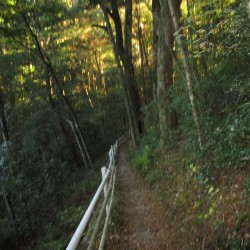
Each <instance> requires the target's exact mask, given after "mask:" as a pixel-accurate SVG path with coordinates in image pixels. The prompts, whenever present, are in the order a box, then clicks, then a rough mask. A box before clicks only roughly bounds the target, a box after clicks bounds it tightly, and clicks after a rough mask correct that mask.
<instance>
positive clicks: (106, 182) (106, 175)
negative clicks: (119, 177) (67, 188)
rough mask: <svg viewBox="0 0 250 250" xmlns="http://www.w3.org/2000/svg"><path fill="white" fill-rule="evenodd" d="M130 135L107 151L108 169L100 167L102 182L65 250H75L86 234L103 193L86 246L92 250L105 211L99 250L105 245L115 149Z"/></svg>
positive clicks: (112, 185)
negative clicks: (96, 217) (102, 199)
mask: <svg viewBox="0 0 250 250" xmlns="http://www.w3.org/2000/svg"><path fill="white" fill-rule="evenodd" d="M129 136H130V134H129V133H126V134H125V135H123V136H121V137H120V138H119V139H118V140H117V141H116V142H115V144H114V145H112V146H111V148H110V150H109V162H108V168H106V167H102V182H101V183H100V185H99V187H98V189H97V191H96V193H95V195H94V197H93V199H92V201H91V202H90V204H89V207H88V209H87V210H86V212H85V214H84V216H83V218H82V220H81V222H80V224H79V225H78V227H77V229H76V231H75V233H74V235H73V237H72V238H71V240H70V242H69V244H68V246H67V248H66V250H75V249H77V247H78V245H79V243H80V241H81V239H82V237H83V234H84V233H86V231H87V227H88V225H89V222H90V220H91V217H92V215H93V213H94V211H95V208H96V206H97V203H98V201H99V199H100V197H101V194H102V192H104V201H103V203H102V207H101V210H100V212H99V216H98V219H97V221H96V223H95V227H94V231H93V233H92V235H91V239H90V242H89V244H88V250H91V249H93V245H94V242H95V240H96V237H97V232H98V230H99V228H100V225H101V222H102V218H103V216H104V212H105V210H106V218H105V222H104V227H103V231H102V235H101V239H100V244H99V248H98V249H99V250H102V249H103V248H104V244H105V238H106V235H107V229H108V222H109V219H110V214H111V209H112V204H113V196H114V186H115V177H116V166H115V157H116V153H117V148H118V147H119V146H120V145H121V144H122V143H124V142H125V141H126V140H127V139H128V138H129ZM105 208H106V209H105Z"/></svg>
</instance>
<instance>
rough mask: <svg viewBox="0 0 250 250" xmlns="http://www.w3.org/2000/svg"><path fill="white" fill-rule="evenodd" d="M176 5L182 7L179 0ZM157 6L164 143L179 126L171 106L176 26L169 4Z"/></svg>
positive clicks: (160, 111) (158, 78) (158, 79)
mask: <svg viewBox="0 0 250 250" xmlns="http://www.w3.org/2000/svg"><path fill="white" fill-rule="evenodd" d="M177 2H178V3H177V4H176V7H177V8H178V7H180V1H177ZM159 4H160V6H157V3H156V6H155V7H156V11H157V13H158V17H159V20H158V23H157V36H158V38H157V39H158V46H157V48H158V50H157V103H158V112H159V125H160V131H161V139H162V141H163V143H164V141H165V138H166V134H167V131H168V130H169V129H172V128H176V127H177V114H176V111H174V110H172V108H171V103H172V100H171V89H172V86H173V73H174V69H173V64H174V60H173V53H174V52H173V47H174V36H173V34H174V27H173V22H172V18H171V15H170V11H169V8H168V5H167V3H166V2H165V1H163V0H160V3H159Z"/></svg>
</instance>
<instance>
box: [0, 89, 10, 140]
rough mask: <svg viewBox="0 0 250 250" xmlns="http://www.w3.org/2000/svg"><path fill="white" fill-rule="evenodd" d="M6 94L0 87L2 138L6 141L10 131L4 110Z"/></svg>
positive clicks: (0, 126)
mask: <svg viewBox="0 0 250 250" xmlns="http://www.w3.org/2000/svg"><path fill="white" fill-rule="evenodd" d="M3 98H4V94H3V90H1V89H0V128H1V133H2V138H3V141H4V142H7V141H9V132H8V128H7V121H6V116H5V111H4V100H3Z"/></svg>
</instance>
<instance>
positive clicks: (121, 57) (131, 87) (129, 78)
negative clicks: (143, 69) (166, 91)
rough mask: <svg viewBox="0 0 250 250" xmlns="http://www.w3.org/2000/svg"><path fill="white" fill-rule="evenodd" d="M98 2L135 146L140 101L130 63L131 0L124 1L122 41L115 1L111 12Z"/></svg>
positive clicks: (120, 24) (137, 137)
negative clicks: (122, 91)
mask: <svg viewBox="0 0 250 250" xmlns="http://www.w3.org/2000/svg"><path fill="white" fill-rule="evenodd" d="M99 4H100V7H101V9H102V11H103V15H104V19H105V21H106V25H107V31H108V34H109V38H110V41H111V43H112V46H113V51H114V54H115V59H116V63H117V67H118V69H119V71H120V77H121V81H122V86H123V90H124V96H125V104H126V109H127V114H128V118H129V124H130V131H131V136H132V141H133V144H134V146H137V145H138V143H139V139H140V133H139V124H140V120H139V112H138V110H140V103H139V95H138V94H137V90H136V88H135V80H134V66H133V63H132V1H131V0H130V1H126V5H125V8H126V17H125V27H124V34H125V41H123V32H122V23H121V18H120V14H119V11H118V7H117V2H116V1H111V7H112V12H111V11H109V10H107V9H106V7H105V5H104V4H103V3H102V2H100V3H99ZM109 16H110V17H111V18H112V20H113V21H114V25H115V37H114V35H113V30H112V26H111V24H110V21H109ZM123 43H124V44H123Z"/></svg>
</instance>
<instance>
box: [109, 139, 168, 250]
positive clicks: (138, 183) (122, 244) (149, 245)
mask: <svg viewBox="0 0 250 250" xmlns="http://www.w3.org/2000/svg"><path fill="white" fill-rule="evenodd" d="M117 166H118V169H117V171H118V172H117V184H118V191H117V204H116V206H115V208H114V210H116V209H117V210H119V211H114V213H115V220H116V223H117V220H118V221H119V224H120V228H119V230H116V232H115V233H114V234H112V235H111V236H110V237H109V244H108V247H107V249H120V250H123V249H124V250H125V249H128V250H134V249H143V250H147V249H148V250H149V249H150V250H153V249H157V250H161V249H164V250H165V249H168V243H167V238H168V227H167V225H166V223H165V222H166V219H165V209H164V206H163V204H162V202H160V201H159V200H158V199H157V197H156V196H155V194H154V193H153V192H152V191H151V190H150V189H149V187H148V186H147V184H145V183H144V182H143V181H142V180H141V178H140V177H139V176H138V174H137V173H136V172H135V171H133V170H132V169H131V168H129V166H128V159H127V144H125V145H123V146H122V148H120V150H119V154H118V164H117Z"/></svg>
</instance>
